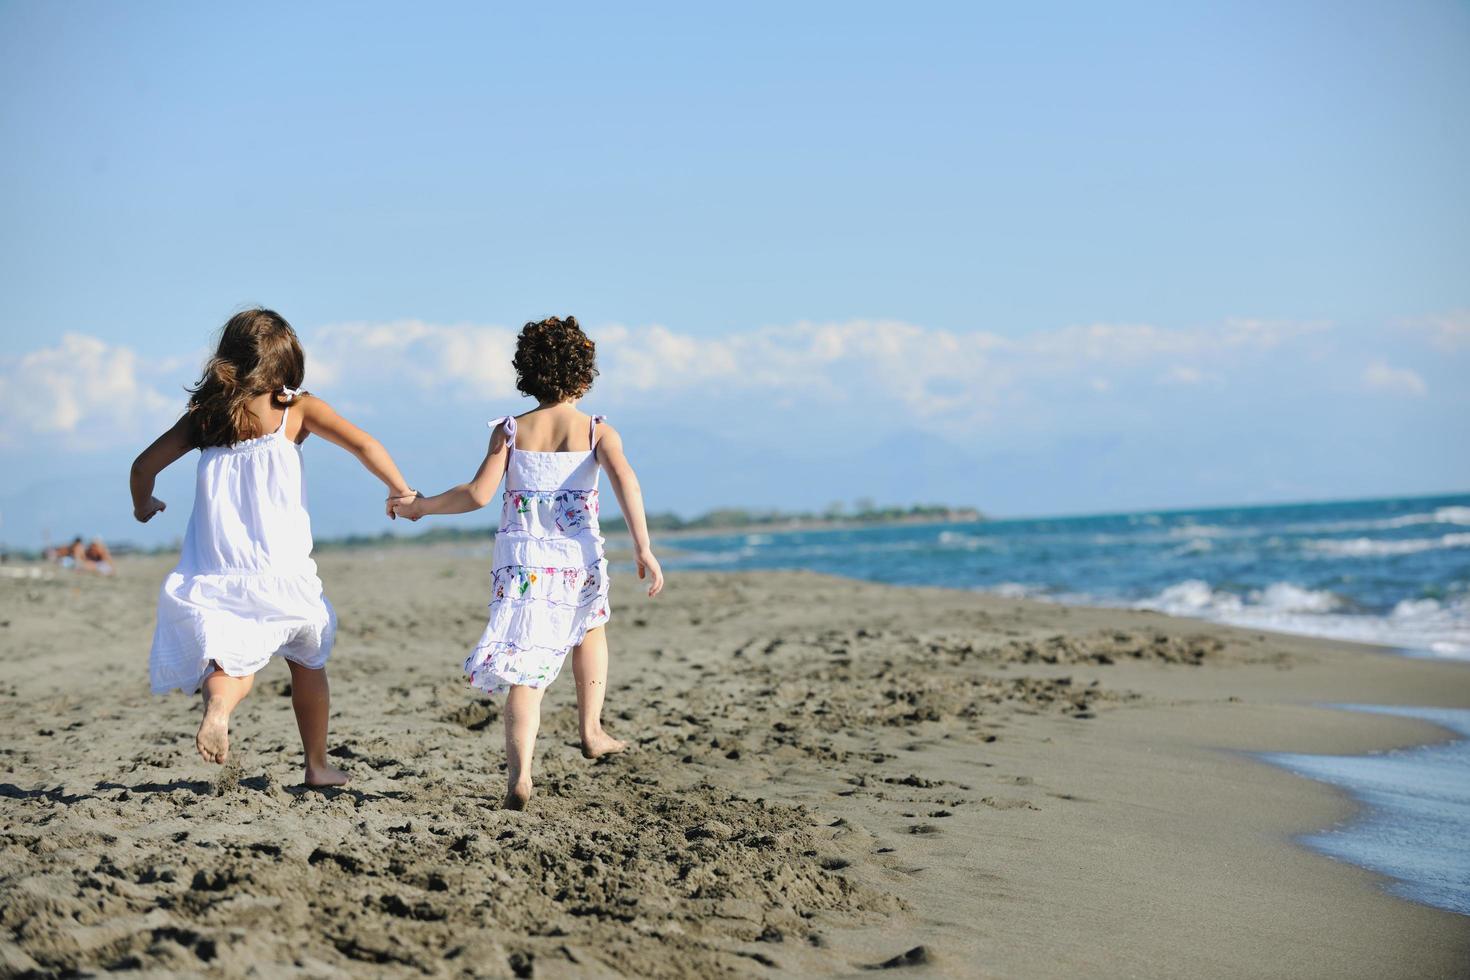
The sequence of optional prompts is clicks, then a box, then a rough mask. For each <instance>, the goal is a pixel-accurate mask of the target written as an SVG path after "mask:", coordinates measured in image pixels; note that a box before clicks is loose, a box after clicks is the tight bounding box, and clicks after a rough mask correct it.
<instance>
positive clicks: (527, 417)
mask: <svg viewBox="0 0 1470 980" xmlns="http://www.w3.org/2000/svg"><path fill="white" fill-rule="evenodd" d="M513 364H514V366H515V369H516V387H517V388H519V389H520V390H521V391H522V392H523V393H525V394H527V395H529V396H530V397H532V398H535V399H536V401H537V406H536V408H535V409H534V410H532V411H530V412H527V413H525V414H524V415H521V416H519V417H516V416H509V415H508V416H505V417H504V418H499V419H495V420H494V421H492V422H491V423H490V427H491V429H492V430H493V431H492V432H491V435H490V448H489V450H488V452H487V453H486V454H485V459H484V461H483V462H481V463H480V468H479V470H478V471H477V472H476V473H475V476H474V478H473V479H472V480H470V482H468V483H463V484H460V485H459V486H457V487H453V488H451V489H449V490H446V491H444V492H443V493H441V494H438V495H436V496H433V497H424V496H422V495H419V494H418V493H417V492H416V491H415V492H414V493H413V494H411V495H408V496H405V497H403V498H401V499H399V500H397V501H395V502H394V508H393V509H394V512H395V513H396V514H397V516H399V517H407V518H409V519H410V520H415V521H416V520H418V519H419V518H420V517H423V516H424V515H425V514H462V513H465V512H467V511H472V510H478V509H480V508H481V507H484V506H485V505H486V504H488V503H489V502H490V500H491V497H492V495H493V494H494V492H495V488H496V487H497V486H498V485H499V484H500V480H501V477H502V476H504V477H505V493H504V497H503V499H504V503H503V504H502V507H501V516H500V528H499V530H498V531H497V532H496V534H495V550H494V560H493V562H492V563H491V564H492V568H491V575H490V577H491V583H490V590H491V591H490V621H489V623H488V624H487V625H486V626H485V632H484V633H483V634H482V635H481V637H480V642H479V643H477V644H476V645H475V648H474V649H473V650H472V651H471V652H470V655H469V657H468V658H467V659H466V660H465V664H464V669H465V673H467V674H468V675H469V677H470V683H471V684H473V685H474V686H475V687H477V688H479V689H480V690H482V691H485V692H487V693H489V694H500V693H505V694H506V699H505V753H506V769H507V778H508V787H507V791H506V797H505V805H506V807H508V808H510V809H513V810H519V809H521V808H523V807H524V806H525V805H526V802H527V801H528V800H529V799H530V798H531V759H532V754H533V750H534V748H535V743H536V730H537V728H538V727H539V726H540V723H541V695H542V693H543V691H544V690H545V688H546V686H547V685H548V684H550V683H551V682H552V681H554V680H556V676H557V674H558V673H560V671H561V667H562V662H563V661H564V660H565V659H566V655H567V653H568V651H570V652H571V654H572V674H573V676H574V677H575V678H576V682H577V719H578V724H579V727H580V728H581V734H582V754H583V755H585V756H586V757H587V758H589V759H595V758H597V757H598V756H601V755H606V754H608V753H610V752H619V751H621V750H623V749H624V748H626V747H627V746H626V745H625V744H624V743H623V742H620V741H618V740H617V739H615V738H613V737H612V736H610V735H608V734H607V732H605V731H604V730H603V728H602V702H603V697H604V694H605V692H606V689H607V637H606V632H605V629H604V626H605V624H606V623H607V621H608V618H609V615H610V613H609V606H608V600H607V587H608V582H607V560H606V558H604V557H603V550H602V535H601V534H600V533H598V522H597V513H598V500H597V494H598V491H597V480H598V474H599V473H600V472H601V471H602V470H604V469H606V470H607V475H608V479H609V480H610V481H611V482H612V485H613V491H614V492H615V493H616V494H617V498H618V504H619V505H620V506H621V507H622V511H623V516H624V518H625V519H626V521H627V525H628V531H629V532H630V533H631V534H632V537H633V547H634V554H635V557H636V560H637V563H638V577H639V578H640V579H645V578H646V579H648V580H649V585H648V594H649V595H650V596H655V595H658V593H659V591H660V590H661V589H662V588H663V584H664V580H663V572H662V571H661V570H660V569H659V564H658V559H657V558H655V557H654V555H653V549H652V548H651V547H650V545H649V540H648V524H647V521H646V520H645V519H644V512H643V494H642V491H641V490H640V489H639V486H638V477H637V475H636V474H635V473H634V472H633V467H632V465H631V464H629V462H628V459H627V457H626V456H625V455H623V441H622V438H621V437H620V436H619V435H618V433H617V430H615V429H614V428H613V427H612V426H610V425H607V424H606V423H605V422H604V421H603V417H602V416H601V415H593V416H588V415H585V414H583V413H582V412H579V411H578V410H577V401H578V399H580V398H581V397H582V396H583V395H585V394H586V393H587V390H588V389H589V388H591V387H592V379H593V378H594V377H596V375H597V366H596V348H595V346H594V345H593V343H592V341H591V340H589V339H588V338H587V335H586V334H584V333H583V332H582V330H581V329H580V328H579V327H578V326H577V321H576V319H575V318H574V317H567V318H566V319H564V320H563V319H560V318H557V317H552V318H551V319H549V320H541V321H539V322H536V323H528V324H526V326H525V327H524V329H522V330H521V333H520V336H519V337H518V338H517V340H516V353H515V360H514V361H513Z"/></svg>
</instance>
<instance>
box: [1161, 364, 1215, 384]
mask: <svg viewBox="0 0 1470 980" xmlns="http://www.w3.org/2000/svg"><path fill="white" fill-rule="evenodd" d="M1204 380H1205V374H1204V372H1203V371H1201V370H1200V369H1199V368H1197V367H1190V366H1189V365H1188V364H1175V365H1173V366H1172V367H1170V368H1169V369H1168V370H1167V371H1165V372H1164V373H1163V374H1162V375H1160V376H1159V381H1160V382H1161V383H1162V384H1167V385H1197V384H1200V383H1201V382H1203V381H1204Z"/></svg>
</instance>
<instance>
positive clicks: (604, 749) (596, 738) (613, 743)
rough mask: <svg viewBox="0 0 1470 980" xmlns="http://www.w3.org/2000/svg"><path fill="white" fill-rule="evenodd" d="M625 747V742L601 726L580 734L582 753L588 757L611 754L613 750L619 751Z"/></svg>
mask: <svg viewBox="0 0 1470 980" xmlns="http://www.w3.org/2000/svg"><path fill="white" fill-rule="evenodd" d="M627 747H628V743H627V742H624V741H622V740H621V739H616V738H613V737H612V736H611V735H609V734H608V733H607V732H605V731H603V730H602V729H601V728H599V729H598V730H597V731H595V732H589V733H587V734H585V735H583V736H582V755H583V756H585V757H586V758H588V759H596V758H599V757H601V756H604V755H612V754H613V753H614V752H621V751H623V750H624V749H626V748H627Z"/></svg>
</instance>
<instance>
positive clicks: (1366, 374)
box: [1363, 361, 1429, 397]
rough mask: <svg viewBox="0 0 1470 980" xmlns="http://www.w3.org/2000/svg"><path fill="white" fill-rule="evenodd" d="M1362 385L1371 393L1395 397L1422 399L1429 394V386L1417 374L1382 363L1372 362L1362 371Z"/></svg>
mask: <svg viewBox="0 0 1470 980" xmlns="http://www.w3.org/2000/svg"><path fill="white" fill-rule="evenodd" d="M1363 384H1364V385H1365V386H1367V387H1368V388H1369V389H1371V390H1373V391H1384V392H1389V393H1391V394H1396V395H1412V396H1414V397H1422V396H1424V395H1427V394H1428V393H1429V386H1428V385H1427V384H1425V383H1424V379H1423V378H1421V377H1419V375H1418V374H1417V373H1415V372H1414V371H1411V370H1410V369H1408V368H1400V367H1393V366H1392V365H1390V364H1387V363H1385V362H1383V361H1374V362H1372V363H1371V364H1369V365H1368V366H1367V367H1366V368H1364V369H1363Z"/></svg>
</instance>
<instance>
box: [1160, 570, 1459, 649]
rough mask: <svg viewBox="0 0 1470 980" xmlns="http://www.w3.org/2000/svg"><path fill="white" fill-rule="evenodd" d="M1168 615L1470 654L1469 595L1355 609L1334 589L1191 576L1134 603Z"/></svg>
mask: <svg viewBox="0 0 1470 980" xmlns="http://www.w3.org/2000/svg"><path fill="white" fill-rule="evenodd" d="M1132 605H1133V606H1134V608H1138V609H1152V610H1154V611H1156V612H1163V613H1168V614H1170V615H1172V616H1190V617H1194V618H1197V619H1210V620H1215V621H1218V622H1222V623H1228V624H1230V625H1233V626H1248V627H1253V628H1256V629H1268V630H1274V631H1276V632H1281V633H1297V634H1302V635H1306V636H1321V637H1325V638H1329V639H1338V640H1351V641H1354V642H1358V643H1372V644H1376V645H1379V646H1390V647H1397V648H1399V649H1404V650H1408V651H1410V652H1417V653H1427V654H1432V655H1435V656H1441V657H1449V658H1454V659H1461V660H1464V659H1470V597H1467V596H1465V595H1460V596H1457V597H1453V598H1447V599H1444V600H1440V599H1430V598H1424V599H1404V600H1402V601H1400V602H1398V603H1397V604H1396V605H1395V606H1394V607H1393V609H1392V610H1390V611H1389V612H1388V613H1387V614H1386V615H1369V614H1366V613H1358V612H1353V611H1352V610H1351V604H1350V603H1349V602H1347V601H1346V600H1344V599H1343V598H1342V597H1341V596H1338V595H1336V594H1334V593H1332V592H1328V591H1324V590H1317V589H1306V588H1302V587H1301V586H1299V585H1296V584H1294V583H1291V582H1276V583H1273V584H1271V585H1269V586H1267V587H1266V588H1264V589H1254V590H1251V591H1249V592H1246V593H1244V594H1242V593H1237V592H1231V591H1228V590H1224V589H1215V588H1213V587H1211V586H1210V584H1209V583H1208V582H1204V581H1202V580H1200V579H1189V580H1187V581H1184V582H1178V583H1176V584H1174V585H1171V586H1169V587H1167V588H1165V589H1162V590H1160V591H1159V592H1158V594H1156V595H1154V596H1152V597H1150V598H1148V599H1145V600H1143V601H1140V602H1135V603H1133V604H1132Z"/></svg>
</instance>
